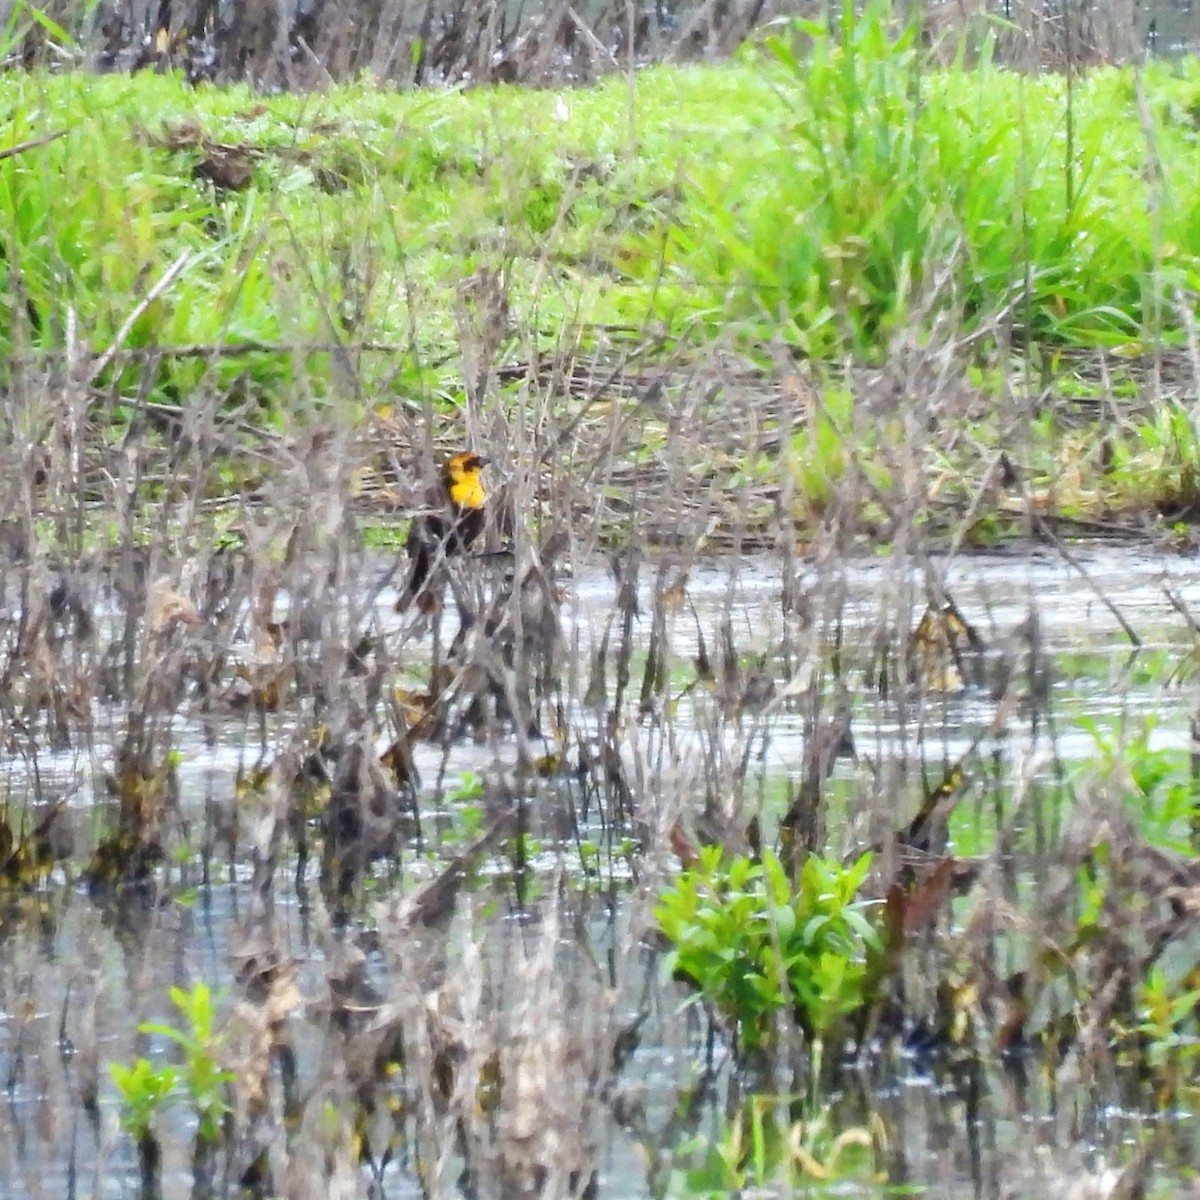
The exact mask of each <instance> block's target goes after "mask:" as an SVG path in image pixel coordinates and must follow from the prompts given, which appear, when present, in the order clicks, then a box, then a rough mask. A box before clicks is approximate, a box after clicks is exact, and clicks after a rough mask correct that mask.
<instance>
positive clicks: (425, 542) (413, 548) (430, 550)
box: [396, 450, 488, 612]
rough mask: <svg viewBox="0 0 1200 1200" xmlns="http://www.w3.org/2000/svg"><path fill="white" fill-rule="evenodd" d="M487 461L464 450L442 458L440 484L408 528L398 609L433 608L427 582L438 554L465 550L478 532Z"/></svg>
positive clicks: (435, 602) (433, 596) (434, 603)
mask: <svg viewBox="0 0 1200 1200" xmlns="http://www.w3.org/2000/svg"><path fill="white" fill-rule="evenodd" d="M487 462H488V460H487V459H486V458H482V457H481V456H480V455H478V454H473V453H471V452H470V451H469V450H467V451H463V452H462V453H461V454H455V455H452V456H451V457H450V458H449V459H447V460H446V465H445V466H444V467H443V468H442V480H441V483H440V485H438V486H437V487H436V488H434V489H431V490H430V494H429V495H428V496H427V497H426V505H425V507H424V508H422V509H421V511H420V512H418V513H417V514H416V516H414V517H413V523H412V526H411V528H410V529H409V531H408V541H407V543H406V544H405V549H406V550H407V551H408V559H409V569H408V579H407V581H406V582H405V584H404V590H403V591H402V592H401V594H400V599H399V600H398V601H397V603H396V607H397V609H400V610H403V609H406V608H407V607H408V606H409V605H410V604H411V603H412V602H413V601H414V600H415V601H416V602H417V606H418V607H419V608H420V609H421V610H422V611H423V612H431V611H433V610H434V609H436V608H437V605H438V600H437V596H436V594H435V593H434V592H433V590H432V588H431V587H430V586H429V585H430V582H431V581H430V575H431V574H432V573H433V570H434V568H435V567H436V566H437V564H438V563H439V561H440V560H441V559H442V558H443V556H448V555H451V554H462V553H464V552H465V551H466V550H467V549H468V548H469V547H470V545H471V543H472V542H474V541H475V539H476V538H477V537H478V536H479V535H480V533H482V532H483V526H484V522H485V521H486V510H485V505H486V503H487V493H486V492H485V491H484V488H483V468H484V467H485V466H487Z"/></svg>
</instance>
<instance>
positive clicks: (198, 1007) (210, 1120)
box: [139, 983, 234, 1143]
mask: <svg viewBox="0 0 1200 1200" xmlns="http://www.w3.org/2000/svg"><path fill="white" fill-rule="evenodd" d="M170 994H171V1002H172V1003H173V1004H174V1005H175V1007H176V1008H177V1009H178V1010H179V1013H180V1015H181V1017H182V1018H183V1024H182V1026H180V1027H176V1026H173V1025H161V1024H155V1023H152V1022H147V1023H145V1024H143V1025H141V1026H139V1028H140V1030H141V1031H142V1033H149V1034H159V1035H161V1036H162V1037H165V1038H169V1039H170V1040H171V1041H172V1042H174V1043H175V1044H176V1045H177V1046H178V1047H179V1048H180V1050H182V1052H183V1066H182V1069H181V1070H180V1071H179V1073H178V1076H177V1078H178V1080H179V1082H180V1084H181V1086H182V1087H183V1088H184V1089H185V1090H186V1092H187V1095H188V1098H189V1099H190V1100H191V1102H192V1106H193V1108H194V1109H195V1112H196V1117H197V1119H198V1121H199V1126H198V1129H197V1132H196V1137H197V1141H199V1142H206V1143H213V1142H216V1141H217V1140H218V1139H219V1137H220V1133H221V1121H222V1119H223V1118H224V1116H225V1114H226V1113H228V1112H229V1111H230V1106H229V1103H228V1101H227V1099H226V1084H228V1083H229V1082H231V1081H232V1079H233V1078H234V1076H233V1073H232V1072H230V1071H223V1070H222V1069H221V1067H220V1064H219V1061H218V1051H219V1049H220V1035H219V1034H218V1033H217V1031H216V1008H215V1004H214V997H213V992H212V989H211V988H209V987H208V986H207V985H206V984H203V983H198V984H196V986H195V987H194V988H192V990H191V991H190V992H187V991H184V990H183V988H177V987H175V988H172V989H171V993H170Z"/></svg>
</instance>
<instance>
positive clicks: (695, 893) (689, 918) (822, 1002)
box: [655, 846, 880, 1048]
mask: <svg viewBox="0 0 1200 1200" xmlns="http://www.w3.org/2000/svg"><path fill="white" fill-rule="evenodd" d="M870 865H871V856H870V855H869V854H864V855H863V856H862V857H861V858H859V859H858V861H857V862H855V863H854V864H853V865H851V866H849V867H843V866H842V865H841V864H840V863H837V862H834V861H831V860H828V859H824V858H820V857H819V856H816V855H811V856H810V857H809V858H808V859H806V860H805V863H804V866H803V868H802V869H801V872H800V878H799V879H798V881H797V882H796V885H795V886H793V884H792V881H791V879H789V878H788V873H787V871H786V869H785V868H784V866H783V864H782V863H781V862H780V861H779V859H778V858H777V857H776V856H775V855H773V854H771V853H769V852H768V853H764V854H763V856H762V859H761V861H758V862H756V861H755V860H753V859H750V858H745V857H741V856H738V857H734V858H728V859H727V858H726V857H725V856H724V854H723V852H722V850H721V849H720V847H716V846H708V847H705V848H704V849H702V850H701V852H700V858H699V861H698V863H697V864H696V865H695V866H694V867H692V868H690V869H688V870H685V871H684V872H682V874H681V875H680V876H679V878H678V879H677V880H676V881H675V882H674V884H672V885H671V887H669V888H667V889H665V890H664V891H663V892H662V893H661V895H660V896H659V904H658V907H657V909H656V910H655V914H656V916H657V919H658V923H659V927H660V928H661V929H662V931H663V933H664V934H666V936H667V937H668V938H669V939H670V941H671V943H672V947H673V948H672V950H671V952H670V954H669V955H668V958H667V967H668V969H670V970H671V971H673V972H675V973H677V974H681V975H684V976H686V977H687V978H688V979H690V980H691V981H692V982H693V983H694V984H695V985H696V987H697V988H698V989H699V993H700V995H701V996H702V997H703V998H704V999H705V1000H706V1001H707V1002H708V1003H710V1004H711V1005H712V1006H713V1007H714V1008H715V1009H716V1010H717V1011H718V1012H719V1013H721V1014H722V1016H724V1017H725V1018H727V1019H728V1020H731V1021H733V1022H735V1023H736V1025H737V1028H738V1030H739V1034H740V1038H741V1041H742V1044H743V1045H745V1046H746V1047H748V1048H754V1047H758V1046H762V1045H763V1044H765V1043H767V1042H768V1041H769V1040H770V1039H771V1036H772V1024H771V1019H772V1017H773V1016H774V1015H775V1014H777V1013H778V1012H780V1011H782V1010H784V1009H789V1008H790V1009H791V1010H792V1011H793V1012H794V1014H795V1016H796V1018H797V1020H798V1022H799V1023H800V1025H801V1027H802V1028H803V1029H804V1030H805V1031H806V1032H808V1033H809V1034H810V1035H811V1036H814V1037H822V1038H824V1037H828V1036H829V1035H830V1034H832V1033H833V1032H834V1031H835V1030H836V1029H837V1027H838V1025H839V1024H840V1023H841V1021H842V1020H843V1019H844V1018H845V1017H846V1016H847V1015H848V1014H850V1013H853V1012H855V1011H856V1010H857V1009H858V1008H859V1007H860V1006H861V1005H862V1004H863V1003H864V1001H865V1000H866V998H867V997H866V995H865V989H866V982H867V958H868V954H869V952H870V951H871V950H872V949H875V948H877V947H878V946H879V944H880V943H879V935H878V933H877V931H876V929H875V926H874V924H873V923H872V921H871V918H870V916H869V909H870V907H871V904H872V902H871V901H867V900H863V899H860V898H859V896H858V891H859V888H860V887H861V886H862V883H863V880H864V879H865V878H866V874H867V871H868V870H869V868H870Z"/></svg>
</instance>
